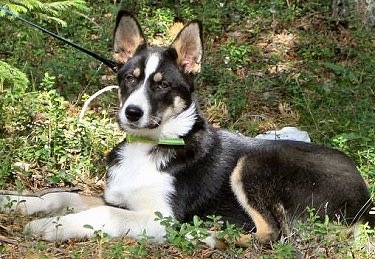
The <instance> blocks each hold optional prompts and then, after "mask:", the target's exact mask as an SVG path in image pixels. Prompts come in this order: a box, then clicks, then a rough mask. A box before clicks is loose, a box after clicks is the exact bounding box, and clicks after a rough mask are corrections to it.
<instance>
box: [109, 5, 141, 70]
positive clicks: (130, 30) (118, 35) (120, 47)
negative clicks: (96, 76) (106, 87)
mask: <svg viewBox="0 0 375 259" xmlns="http://www.w3.org/2000/svg"><path fill="white" fill-rule="evenodd" d="M145 44H146V40H145V37H144V35H143V32H142V29H141V26H140V25H139V23H138V21H137V20H136V19H135V18H134V16H133V15H131V14H130V13H128V12H127V11H119V13H118V14H117V18H116V27H115V31H114V33H113V59H114V61H115V62H116V63H117V64H118V65H122V64H124V63H126V62H127V61H128V60H129V58H131V57H132V56H133V55H134V53H135V51H136V50H137V48H138V47H140V46H142V45H145Z"/></svg>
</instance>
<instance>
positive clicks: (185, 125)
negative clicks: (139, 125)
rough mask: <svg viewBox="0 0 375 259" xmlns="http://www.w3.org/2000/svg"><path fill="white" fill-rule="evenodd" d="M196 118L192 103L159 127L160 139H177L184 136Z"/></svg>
mask: <svg viewBox="0 0 375 259" xmlns="http://www.w3.org/2000/svg"><path fill="white" fill-rule="evenodd" d="M196 118H197V110H196V107H195V103H194V102H193V103H192V104H191V105H190V106H189V108H187V109H186V110H185V111H183V112H181V113H180V114H178V115H177V116H175V117H171V118H170V119H168V120H166V121H165V122H163V123H162V124H161V125H160V129H161V132H160V137H162V138H177V137H179V136H184V135H186V134H187V133H188V132H189V131H190V130H191V128H192V127H193V125H194V123H195V120H196Z"/></svg>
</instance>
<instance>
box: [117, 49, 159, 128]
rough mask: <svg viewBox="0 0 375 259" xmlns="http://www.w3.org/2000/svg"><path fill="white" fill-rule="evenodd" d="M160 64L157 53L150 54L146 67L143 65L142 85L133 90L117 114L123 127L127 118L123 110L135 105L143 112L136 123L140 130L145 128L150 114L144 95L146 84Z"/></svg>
mask: <svg viewBox="0 0 375 259" xmlns="http://www.w3.org/2000/svg"><path fill="white" fill-rule="evenodd" d="M159 63H160V56H159V54H158V53H152V54H151V55H150V56H149V57H148V59H147V60H146V65H145V78H144V81H143V85H142V86H141V87H139V88H138V89H137V90H135V91H134V92H133V93H132V94H130V96H129V97H128V99H127V100H126V102H125V103H124V105H123V106H122V107H121V109H120V113H119V119H120V123H121V124H123V125H126V124H127V118H126V116H125V110H126V108H127V107H128V106H129V105H135V106H138V107H139V108H140V109H142V111H143V116H142V118H141V119H140V120H139V122H138V127H140V128H142V127H145V126H146V125H147V124H148V122H149V118H150V112H151V105H150V101H149V100H148V99H147V95H146V83H147V81H148V79H149V78H150V76H151V75H152V74H153V73H155V72H156V69H157V68H158V66H159Z"/></svg>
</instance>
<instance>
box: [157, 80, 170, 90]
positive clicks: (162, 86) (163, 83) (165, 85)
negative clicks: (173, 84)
mask: <svg viewBox="0 0 375 259" xmlns="http://www.w3.org/2000/svg"><path fill="white" fill-rule="evenodd" d="M157 86H158V88H159V89H165V88H168V87H169V83H168V82H166V81H160V82H158V83H157Z"/></svg>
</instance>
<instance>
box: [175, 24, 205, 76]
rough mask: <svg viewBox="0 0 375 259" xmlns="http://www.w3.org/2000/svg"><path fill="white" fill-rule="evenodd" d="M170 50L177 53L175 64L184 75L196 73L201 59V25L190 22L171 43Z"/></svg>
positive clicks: (199, 67)
mask: <svg viewBox="0 0 375 259" xmlns="http://www.w3.org/2000/svg"><path fill="white" fill-rule="evenodd" d="M172 48H174V49H175V50H176V52H177V64H178V65H179V66H181V68H182V69H183V70H184V72H185V73H188V74H191V73H192V74H196V73H198V72H199V71H200V69H201V62H202V57H203V44H202V23H201V22H199V21H192V22H190V23H189V24H187V25H186V26H185V27H184V28H183V29H182V30H181V31H180V32H179V34H178V35H177V37H176V39H175V40H174V41H173V43H172Z"/></svg>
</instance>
